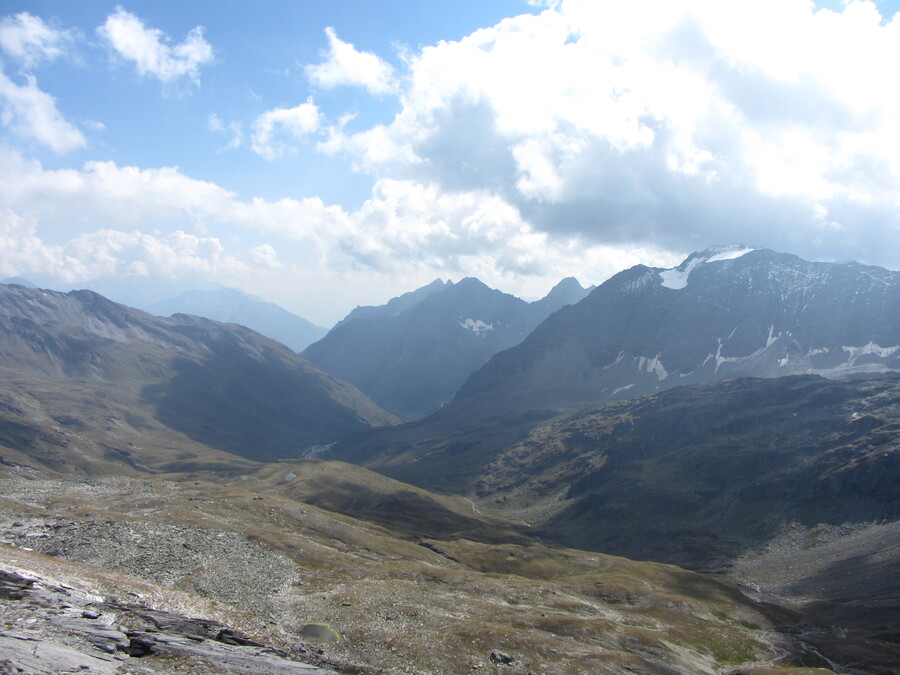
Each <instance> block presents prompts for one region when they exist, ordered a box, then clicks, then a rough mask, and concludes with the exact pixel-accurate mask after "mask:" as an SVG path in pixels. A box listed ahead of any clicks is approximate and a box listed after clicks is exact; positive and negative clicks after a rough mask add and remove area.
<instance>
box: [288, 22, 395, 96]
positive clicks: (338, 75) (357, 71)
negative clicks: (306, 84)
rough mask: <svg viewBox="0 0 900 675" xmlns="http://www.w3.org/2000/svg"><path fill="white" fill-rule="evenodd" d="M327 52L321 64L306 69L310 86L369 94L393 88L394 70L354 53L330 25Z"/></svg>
mask: <svg viewBox="0 0 900 675" xmlns="http://www.w3.org/2000/svg"><path fill="white" fill-rule="evenodd" d="M325 34H326V35H327V36H328V53H327V55H326V60H325V61H324V62H323V63H318V64H314V65H308V66H306V69H305V70H306V77H307V78H309V81H310V82H312V83H313V84H315V85H317V86H319V87H323V88H325V89H330V88H332V87H338V86H342V85H349V86H358V87H364V88H365V89H367V90H368V91H369V92H370V93H372V94H388V93H391V92H393V91H395V89H396V83H395V81H394V69H393V68H392V67H391V65H390V64H389V63H387V62H386V61H384V60H382V59H381V58H380V57H379V56H377V55H375V54H373V53H372V52H358V51H356V49H355V48H354V46H353V45H352V44H350V43H348V42H343V41H342V40H341V39H340V38H339V37H338V36H337V33H335V31H334V28H331V27H330V26H329V27H328V28H326V29H325Z"/></svg>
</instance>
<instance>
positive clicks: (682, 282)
mask: <svg viewBox="0 0 900 675" xmlns="http://www.w3.org/2000/svg"><path fill="white" fill-rule="evenodd" d="M756 250H757V249H756V248H754V247H752V246H743V245H741V244H732V245H730V246H718V247H714V248H710V249H707V250H706V251H704V252H703V253H698V254H696V257H691V258H688V259H687V260H685V261H684V262H683V263H681V264H680V265H679V266H678V267H673V268H672V269H668V270H662V271H661V272H659V278H660V280H661V282H660V283H661V284H662V285H663V286H665V287H666V288H671V289H672V290H675V291H678V290H681V289H682V288H685V287H686V286H687V285H688V279H689V277H690V276H691V272H693V271H694V270H695V269H697V267H699V266H700V265H702V264H704V263H711V262H721V261H723V260H734V259H735V258H740V257H741V256H743V255H746V254H748V253H750V252H752V251H756Z"/></svg>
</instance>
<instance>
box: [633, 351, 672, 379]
mask: <svg viewBox="0 0 900 675" xmlns="http://www.w3.org/2000/svg"><path fill="white" fill-rule="evenodd" d="M659 357H660V354H657V355H656V356H654V357H653V358H652V359H648V358H647V357H646V356H642V357H640V358H639V359H638V370H641V371H645V372H648V373H655V374H656V378H657V379H658V380H659V381H660V382H661V381H662V380H664V379H666V378H667V377H668V376H669V373H668V372H667V371H666V369H665V368H664V367H663V364H662V361H660V360H659Z"/></svg>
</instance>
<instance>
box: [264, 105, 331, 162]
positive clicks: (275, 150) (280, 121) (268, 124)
mask: <svg viewBox="0 0 900 675" xmlns="http://www.w3.org/2000/svg"><path fill="white" fill-rule="evenodd" d="M320 124H321V116H320V113H319V109H318V107H316V104H315V103H313V102H312V99H311V98H310V99H307V101H306V103H301V104H300V105H298V106H295V107H293V108H275V109H274V110H268V111H266V112H264V113H263V114H262V115H260V116H259V117H257V118H256V120H255V121H254V122H253V132H252V134H251V136H250V145H251V147H252V148H253V151H254V152H255V153H257V154H258V155H261V156H262V157H265V158H266V159H277V158H278V157H281V156H283V155H285V154H290V153H292V152H294V151H295V148H296V146H295V143H296V142H297V141H302V140H303V139H304V138H305V137H306V136H308V135H310V134H312V133H314V132H316V131H318V130H319V126H320Z"/></svg>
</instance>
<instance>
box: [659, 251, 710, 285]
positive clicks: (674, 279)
mask: <svg viewBox="0 0 900 675" xmlns="http://www.w3.org/2000/svg"><path fill="white" fill-rule="evenodd" d="M702 262H703V259H702V258H694V259H693V260H691V261H690V262H689V263H688V264H687V265H686V266H685V268H684V269H681V268H680V267H673V268H672V269H670V270H663V271H662V272H660V273H659V276H660V278H661V279H662V285H663V286H665V287H666V288H671V289H672V290H675V291H679V290H681V289H682V288H684V287H685V286H687V285H688V277H689V276H691V272H693V271H694V268H695V267H697V266H698V265H699V264H701V263H702Z"/></svg>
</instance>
